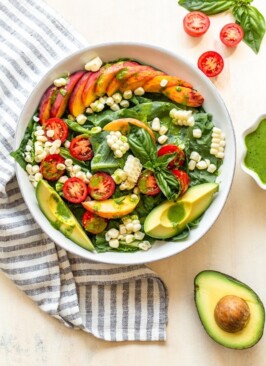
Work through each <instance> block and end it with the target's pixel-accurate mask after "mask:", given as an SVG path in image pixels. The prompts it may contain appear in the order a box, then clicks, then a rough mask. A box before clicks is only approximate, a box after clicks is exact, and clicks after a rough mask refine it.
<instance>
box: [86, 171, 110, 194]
mask: <svg viewBox="0 0 266 366" xmlns="http://www.w3.org/2000/svg"><path fill="white" fill-rule="evenodd" d="M114 191H115V181H114V180H113V178H112V177H111V176H110V175H109V174H107V173H104V172H97V173H95V174H93V176H92V177H91V179H90V181H89V185H88V192H89V195H90V196H91V197H92V198H93V199H95V200H97V201H104V200H107V199H108V198H110V197H111V196H112V195H113V193H114Z"/></svg>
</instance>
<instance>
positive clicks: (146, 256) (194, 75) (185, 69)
mask: <svg viewBox="0 0 266 366" xmlns="http://www.w3.org/2000/svg"><path fill="white" fill-rule="evenodd" d="M95 56H99V57H100V58H101V59H102V60H103V61H111V60H116V59H118V58H121V57H127V58H133V59H137V60H140V61H142V62H143V63H146V64H148V65H152V66H154V67H156V68H158V69H161V70H163V71H165V72H167V73H168V74H170V75H178V76H179V77H181V78H182V79H184V80H187V81H189V82H191V83H192V84H193V86H194V87H195V88H196V89H198V90H199V91H200V92H201V93H202V95H203V96H204V98H205V102H204V108H205V109H206V111H208V112H209V113H211V114H212V115H213V120H214V123H215V125H216V126H218V127H220V128H221V129H222V130H223V132H224V133H225V135H226V150H225V158H224V163H223V166H222V169H221V174H220V175H219V177H218V179H217V181H219V182H220V191H219V193H218V194H217V196H216V198H215V200H214V202H213V203H212V205H211V206H210V208H209V209H208V210H207V211H206V213H205V214H204V216H203V218H202V221H201V222H200V225H199V226H198V227H197V228H195V229H193V230H191V233H190V235H189V237H188V238H187V239H186V240H184V241H181V242H175V243H174V242H159V241H158V242H156V243H155V244H154V245H153V247H152V249H150V250H149V251H147V252H143V251H139V252H136V253H102V254H95V253H91V252H89V251H86V250H85V249H83V248H81V247H79V246H78V245H76V244H75V243H73V242H72V241H71V240H69V239H67V238H66V237H65V236H64V235H63V234H61V233H60V232H59V231H57V230H55V229H54V228H53V227H52V226H51V225H50V223H49V222H48V220H47V219H46V218H45V216H44V215H43V213H42V212H41V210H40V209H39V207H38V203H37V200H36V198H35V194H34V189H33V187H32V185H31V184H30V182H29V180H28V178H27V174H26V173H25V172H24V171H23V170H22V169H21V168H20V167H19V166H17V172H16V173H17V178H18V182H19V185H20V189H21V192H22V195H23V197H24V200H25V202H26V204H27V205H28V207H29V209H30V211H31V213H32V215H33V217H34V218H35V220H36V221H37V222H38V224H39V225H40V226H41V228H42V229H43V230H44V231H45V232H46V233H47V235H49V236H50V238H52V239H53V240H54V241H55V242H56V243H57V244H58V245H60V246H61V247H63V248H65V249H66V250H68V251H70V252H72V253H75V254H77V255H79V256H81V257H84V258H87V259H90V260H94V261H96V262H104V263H115V264H137V263H138V264H139V263H147V262H152V261H156V260H159V259H163V258H166V257H169V256H172V255H174V254H177V253H179V252H181V251H183V250H185V249H186V248H188V247H190V246H191V245H193V244H194V243H196V242H197V241H198V240H199V239H200V238H202V236H203V235H204V234H205V233H206V232H207V231H208V230H209V229H210V228H211V226H212V225H213V223H214V222H215V220H216V219H217V217H218V216H219V214H220V212H221V210H222V208H223V206H224V204H225V201H226V199H227V196H228V193H229V191H230V187H231V183H232V180H233V175H234V169H235V155H236V148H235V146H236V144H235V135H234V130H233V126H232V123H231V120H230V116H229V114H228V111H227V109H226V107H225V104H224V102H223V101H222V99H221V97H220V95H219V93H218V92H217V90H216V88H215V87H214V86H213V84H212V83H211V81H210V80H209V79H208V78H207V77H205V75H204V74H203V73H202V72H201V71H199V70H198V69H197V68H196V67H195V66H193V65H191V64H190V63H189V62H188V61H186V60H185V59H184V58H182V57H181V56H179V55H178V54H175V53H173V52H169V51H167V50H164V49H162V48H159V47H155V46H149V45H144V44H136V43H108V44H101V45H95V46H91V47H88V48H85V49H83V50H80V51H78V52H76V53H74V54H72V55H71V56H69V57H67V58H65V59H64V60H63V61H61V62H59V63H58V64H57V65H55V66H54V67H53V68H52V69H51V70H50V71H49V72H48V73H47V74H46V75H45V76H44V77H43V78H42V80H41V81H40V82H39V83H38V85H37V86H36V87H35V89H34V90H33V92H32V93H31V95H30V97H29V99H28V101H27V103H26V104H25V107H24V109H23V111H22V113H21V116H20V120H19V123H18V128H17V131H16V148H17V147H18V146H19V144H20V141H21V139H22V137H23V135H24V131H25V129H26V126H27V124H28V121H29V120H30V118H31V117H32V115H33V114H34V112H35V110H36V108H37V106H38V103H39V101H40V98H41V96H42V94H43V92H44V91H45V90H46V88H47V87H48V86H49V85H50V84H51V83H52V82H53V80H54V79H55V78H56V77H58V75H60V74H62V73H63V72H65V71H68V72H70V73H71V72H74V71H76V70H78V69H82V68H83V67H84V64H85V63H86V62H87V61H88V60H90V59H91V58H93V57H95Z"/></svg>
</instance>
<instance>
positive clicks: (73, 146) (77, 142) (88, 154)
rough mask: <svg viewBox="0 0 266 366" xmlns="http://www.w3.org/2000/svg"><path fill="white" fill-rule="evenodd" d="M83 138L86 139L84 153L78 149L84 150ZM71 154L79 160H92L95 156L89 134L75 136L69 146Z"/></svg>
mask: <svg viewBox="0 0 266 366" xmlns="http://www.w3.org/2000/svg"><path fill="white" fill-rule="evenodd" d="M82 140H84V143H85V145H84V148H85V150H84V154H81V153H78V152H77V151H76V150H77V149H80V151H82ZM69 151H70V154H71V155H72V156H73V157H74V158H75V159H77V160H81V161H86V160H91V159H92V157H93V150H92V148H91V143H90V139H89V137H88V136H87V135H78V136H76V137H74V138H73V140H72V141H71V142H70V146H69Z"/></svg>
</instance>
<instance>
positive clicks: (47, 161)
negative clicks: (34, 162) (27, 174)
mask: <svg viewBox="0 0 266 366" xmlns="http://www.w3.org/2000/svg"><path fill="white" fill-rule="evenodd" d="M64 162H65V159H63V158H62V156H60V155H58V154H51V155H47V156H46V158H44V159H43V160H42V162H41V166H40V172H41V173H42V176H43V178H44V179H47V180H52V181H53V180H57V179H59V178H60V177H61V176H62V175H63V174H64V172H65V170H64V169H63V170H59V169H57V165H58V164H60V163H61V164H64Z"/></svg>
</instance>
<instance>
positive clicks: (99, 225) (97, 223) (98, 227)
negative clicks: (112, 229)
mask: <svg viewBox="0 0 266 366" xmlns="http://www.w3.org/2000/svg"><path fill="white" fill-rule="evenodd" d="M82 225H83V227H84V229H85V230H86V231H88V232H89V233H91V234H100V233H101V232H103V231H104V230H105V229H106V226H107V225H108V220H107V219H105V218H103V217H100V216H97V215H95V214H93V213H92V212H89V211H86V212H85V213H84V215H83V217H82Z"/></svg>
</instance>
